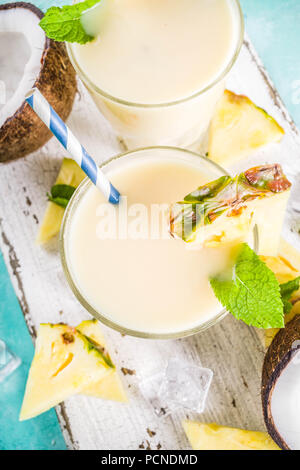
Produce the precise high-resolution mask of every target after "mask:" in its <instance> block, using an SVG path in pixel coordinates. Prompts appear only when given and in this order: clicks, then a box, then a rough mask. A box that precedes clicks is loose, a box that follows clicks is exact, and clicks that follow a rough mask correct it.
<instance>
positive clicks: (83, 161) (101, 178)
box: [25, 88, 120, 204]
mask: <svg viewBox="0 0 300 470" xmlns="http://www.w3.org/2000/svg"><path fill="white" fill-rule="evenodd" d="M25 99H26V101H27V103H28V104H29V105H30V106H31V107H32V109H33V111H34V112H35V113H36V114H37V115H38V117H39V118H40V119H41V120H42V121H43V122H44V124H46V126H47V127H48V129H50V131H51V132H52V133H53V134H54V135H55V137H56V138H57V139H58V140H59V142H60V143H61V144H62V145H63V146H64V148H65V149H66V150H67V151H68V152H69V154H70V155H71V157H72V159H73V160H75V162H76V163H77V164H78V165H79V166H80V168H82V170H83V171H84V172H85V174H86V175H87V176H88V177H89V178H90V179H91V180H92V182H93V183H94V184H95V185H96V186H97V188H99V189H100V191H102V193H103V194H104V196H105V198H106V199H107V200H108V201H109V202H111V203H112V204H118V203H119V202H120V193H119V191H118V190H117V189H116V188H115V187H114V186H113V185H112V184H111V183H110V181H108V179H107V177H106V176H105V174H104V173H103V172H102V171H101V169H100V168H99V167H98V166H97V165H96V163H95V161H94V160H93V158H92V157H91V156H90V155H89V154H88V153H87V151H86V150H85V149H84V148H83V147H82V145H81V144H80V142H79V141H78V140H77V139H76V137H75V136H74V135H73V134H72V132H71V131H70V129H69V128H68V127H67V126H66V124H65V123H64V122H63V120H62V119H61V118H60V117H59V116H58V114H57V113H56V112H55V111H54V109H53V108H52V106H50V104H49V103H48V101H47V100H46V98H45V97H44V96H43V95H42V93H41V92H40V91H39V90H38V89H37V88H33V89H32V90H30V91H29V92H28V93H27V94H26V97H25Z"/></svg>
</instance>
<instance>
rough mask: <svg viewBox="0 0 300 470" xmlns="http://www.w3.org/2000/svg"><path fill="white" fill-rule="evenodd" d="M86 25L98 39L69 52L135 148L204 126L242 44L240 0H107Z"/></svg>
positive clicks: (192, 135) (186, 136)
mask: <svg viewBox="0 0 300 470" xmlns="http://www.w3.org/2000/svg"><path fill="white" fill-rule="evenodd" d="M82 24H83V26H84V28H85V30H86V31H87V32H88V33H89V34H90V35H92V36H93V37H96V38H95V39H94V41H92V42H90V43H87V44H85V45H78V44H76V45H72V46H71V47H70V49H69V50H70V55H71V59H72V60H73V63H74V65H75V67H76V69H77V71H78V72H79V74H80V76H81V78H82V79H83V80H84V82H85V83H86V84H87V86H88V88H89V90H90V91H91V93H92V96H93V97H94V99H95V101H96V103H97V104H98V106H99V108H100V109H101V110H102V112H103V113H104V115H105V116H106V117H107V118H108V119H109V120H110V121H111V123H112V125H113V127H114V128H115V129H116V131H117V133H118V134H119V135H120V136H121V137H123V138H124V139H125V141H126V143H127V144H128V146H129V147H137V146H145V145H157V144H172V145H175V144H176V145H188V144H191V143H193V142H194V141H196V140H197V139H198V138H199V137H200V136H201V134H203V133H204V131H205V130H206V128H207V127H208V124H209V121H210V119H211V117H212V113H213V111H214V108H215V105H216V102H217V101H218V99H219V98H220V96H221V94H222V92H223V90H224V78H225V75H226V73H227V72H228V70H229V69H230V67H231V65H232V63H233V62H234V60H235V57H236V55H237V53H238V50H239V47H240V43H241V37H242V20H241V13H240V9H239V5H238V2H237V1H236V0H102V1H101V3H100V4H99V5H98V6H96V7H94V8H92V9H91V10H89V11H87V12H86V13H85V14H84V15H83V18H82Z"/></svg>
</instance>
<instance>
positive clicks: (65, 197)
mask: <svg viewBox="0 0 300 470" xmlns="http://www.w3.org/2000/svg"><path fill="white" fill-rule="evenodd" d="M75 189H76V188H74V187H73V186H69V185H68V184H55V185H54V186H52V188H51V194H49V193H47V197H48V201H51V202H54V204H57V205H58V206H60V207H63V208H64V209H65V208H66V207H67V205H68V203H69V201H70V199H71V197H72V196H73V193H74V191H75Z"/></svg>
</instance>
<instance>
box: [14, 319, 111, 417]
mask: <svg viewBox="0 0 300 470" xmlns="http://www.w3.org/2000/svg"><path fill="white" fill-rule="evenodd" d="M113 367H114V366H113V364H112V362H111V360H110V357H109V355H108V354H107V353H105V352H103V350H102V348H99V347H97V345H95V344H94V343H93V342H91V341H90V340H89V339H88V338H87V337H86V336H85V335H83V334H82V333H80V332H79V331H77V330H76V329H75V328H71V327H70V326H68V325H64V324H58V325H52V324H42V325H40V328H39V332H38V337H37V341H36V349H35V355H34V358H33V362H32V365H31V368H30V371H29V376H28V380H27V384H26V390H25V396H24V400H23V405H22V409H21V413H20V420H21V421H23V420H26V419H30V418H33V417H35V416H37V415H39V414H40V413H44V412H45V411H47V410H49V409H50V408H52V407H53V406H56V405H57V404H58V403H60V402H62V401H63V400H65V399H66V398H68V397H69V396H70V395H73V394H75V393H80V392H82V390H84V389H85V388H86V387H87V386H88V385H89V384H92V383H95V382H97V381H100V380H101V379H104V378H105V377H106V376H108V375H109V374H110V373H112V371H113V370H114V369H113Z"/></svg>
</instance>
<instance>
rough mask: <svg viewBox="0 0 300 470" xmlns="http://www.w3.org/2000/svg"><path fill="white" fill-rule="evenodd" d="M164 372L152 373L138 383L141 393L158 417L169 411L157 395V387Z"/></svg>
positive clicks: (162, 378)
mask: <svg viewBox="0 0 300 470" xmlns="http://www.w3.org/2000/svg"><path fill="white" fill-rule="evenodd" d="M164 376H165V374H164V372H161V373H158V374H155V375H152V376H150V377H147V378H146V379H144V380H142V381H141V382H140V384H139V387H140V390H141V392H142V395H143V396H144V398H145V400H147V401H148V402H149V404H150V405H151V406H152V408H153V411H154V413H155V414H156V416H158V417H159V418H160V417H162V416H166V415H168V414H169V413H170V410H169V409H168V407H167V405H166V401H165V400H164V398H163V397H160V396H159V389H160V386H161V383H162V381H163V380H164Z"/></svg>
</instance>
